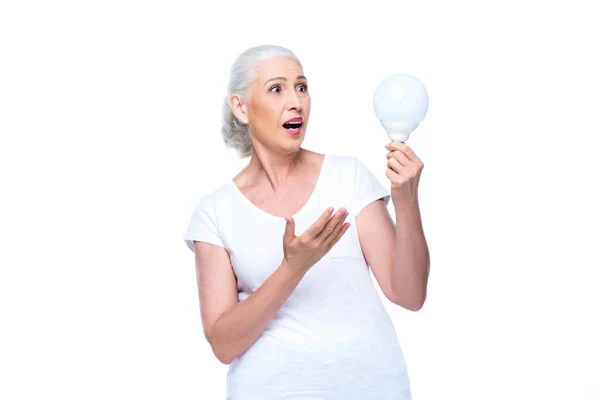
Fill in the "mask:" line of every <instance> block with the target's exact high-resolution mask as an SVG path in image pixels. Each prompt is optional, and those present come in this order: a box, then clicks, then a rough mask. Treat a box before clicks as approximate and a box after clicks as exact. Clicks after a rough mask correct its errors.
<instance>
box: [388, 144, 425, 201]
mask: <svg viewBox="0 0 600 400" xmlns="http://www.w3.org/2000/svg"><path fill="white" fill-rule="evenodd" d="M385 148H386V149H388V150H389V151H390V152H389V153H387V155H386V157H387V159H388V163H387V166H388V168H387V171H386V173H385V175H386V176H387V177H388V179H389V180H390V182H391V183H392V190H391V196H392V202H393V204H394V207H396V209H398V208H399V207H402V206H405V205H408V206H411V205H417V206H418V204H419V199H418V189H419V180H420V178H421V171H422V170H423V166H424V165H423V162H422V161H421V159H420V158H419V157H417V155H416V154H415V153H414V151H412V149H411V148H410V147H408V146H407V145H406V144H404V143H402V142H398V141H392V142H391V143H389V144H387V145H386V146H385Z"/></svg>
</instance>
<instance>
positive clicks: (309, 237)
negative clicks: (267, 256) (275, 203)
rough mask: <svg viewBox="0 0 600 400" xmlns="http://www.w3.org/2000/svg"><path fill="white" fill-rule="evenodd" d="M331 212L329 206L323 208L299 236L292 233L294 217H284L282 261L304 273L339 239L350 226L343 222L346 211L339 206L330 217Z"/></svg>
mask: <svg viewBox="0 0 600 400" xmlns="http://www.w3.org/2000/svg"><path fill="white" fill-rule="evenodd" d="M332 212H333V208H331V207H330V208H328V209H327V210H325V212H324V213H323V215H321V216H320V217H319V219H317V221H315V223H314V224H312V225H311V226H310V228H308V229H307V230H306V232H304V233H303V234H302V235H300V236H296V235H295V233H294V229H295V226H296V224H295V221H294V219H293V218H291V217H286V218H285V220H286V222H287V224H286V226H285V232H284V234H283V261H284V263H285V264H286V265H288V266H289V267H292V268H293V269H294V270H297V271H299V272H301V273H305V272H307V271H308V270H309V269H310V268H311V267H312V266H313V265H314V264H316V262H317V261H319V260H320V259H321V258H323V256H324V255H325V254H327V252H328V251H329V250H331V248H332V247H333V245H334V244H336V243H337V242H338V241H339V240H340V238H341V237H342V235H343V234H344V233H346V231H347V230H348V228H349V227H350V223H344V221H345V220H346V217H347V216H348V211H346V209H344V208H340V209H339V210H338V211H337V212H336V213H335V215H334V216H332V217H330V216H331V213H332Z"/></svg>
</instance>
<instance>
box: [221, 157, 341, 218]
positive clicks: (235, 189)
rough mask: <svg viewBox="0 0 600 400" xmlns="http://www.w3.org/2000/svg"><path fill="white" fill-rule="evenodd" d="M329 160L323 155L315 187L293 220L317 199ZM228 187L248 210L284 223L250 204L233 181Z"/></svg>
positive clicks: (293, 216) (231, 180)
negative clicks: (250, 209)
mask: <svg viewBox="0 0 600 400" xmlns="http://www.w3.org/2000/svg"><path fill="white" fill-rule="evenodd" d="M328 160H329V156H328V155H327V154H324V155H323V162H322V164H321V170H320V171H319V176H318V177H317V182H316V184H315V187H314V189H313V191H312V193H311V194H310V196H309V198H308V200H307V201H306V202H305V203H304V205H303V206H302V207H301V208H300V210H298V211H297V212H296V213H295V214H294V215H292V216H291V217H292V218H294V220H295V219H296V218H297V217H298V216H300V215H302V214H303V213H305V212H306V210H307V209H308V208H309V207H310V206H311V204H312V203H313V202H315V201H316V200H315V198H316V197H317V192H318V191H319V189H320V187H321V185H322V184H323V181H324V180H325V177H324V176H325V168H326V165H327V161H328ZM229 185H230V186H231V187H232V189H233V192H234V193H235V195H236V196H237V197H238V198H239V199H240V200H241V201H242V202H243V203H245V204H246V205H248V206H249V207H250V208H252V209H254V210H255V211H256V212H258V213H259V214H262V215H263V216H265V217H267V218H269V219H272V220H275V221H279V222H281V221H284V222H285V218H283V217H278V216H276V215H273V214H270V213H268V212H266V211H265V210H263V209H262V208H260V207H258V206H257V205H255V204H254V203H252V202H251V201H250V200H249V199H248V198H247V197H246V196H245V195H244V194H243V193H242V192H241V190H240V189H239V188H238V187H237V185H236V184H235V182H234V181H233V179H230V180H229Z"/></svg>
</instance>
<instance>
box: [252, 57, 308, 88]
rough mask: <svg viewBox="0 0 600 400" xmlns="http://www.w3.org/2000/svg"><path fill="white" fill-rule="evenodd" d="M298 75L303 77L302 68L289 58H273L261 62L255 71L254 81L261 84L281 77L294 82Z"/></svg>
mask: <svg viewBox="0 0 600 400" xmlns="http://www.w3.org/2000/svg"><path fill="white" fill-rule="evenodd" d="M298 75H304V73H303V71H302V67H301V66H300V64H298V62H296V60H294V59H293V58H291V57H273V58H271V59H268V60H266V61H263V62H262V63H261V64H260V65H259V66H258V68H257V70H256V81H257V83H258V84H262V83H264V82H265V81H267V80H269V79H271V78H275V77H278V76H282V77H285V78H288V79H289V80H295V79H296V77H297V76H298Z"/></svg>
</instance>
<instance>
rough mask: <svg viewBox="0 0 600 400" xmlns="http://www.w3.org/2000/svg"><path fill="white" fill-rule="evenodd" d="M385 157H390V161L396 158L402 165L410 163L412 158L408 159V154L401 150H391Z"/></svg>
mask: <svg viewBox="0 0 600 400" xmlns="http://www.w3.org/2000/svg"><path fill="white" fill-rule="evenodd" d="M385 157H386V158H387V159H388V163H389V161H392V160H395V161H397V162H398V163H399V164H401V165H408V164H410V160H409V159H408V157H406V155H405V154H404V153H403V152H401V151H400V150H394V151H390V152H389V153H387V154H386V156H385Z"/></svg>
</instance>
